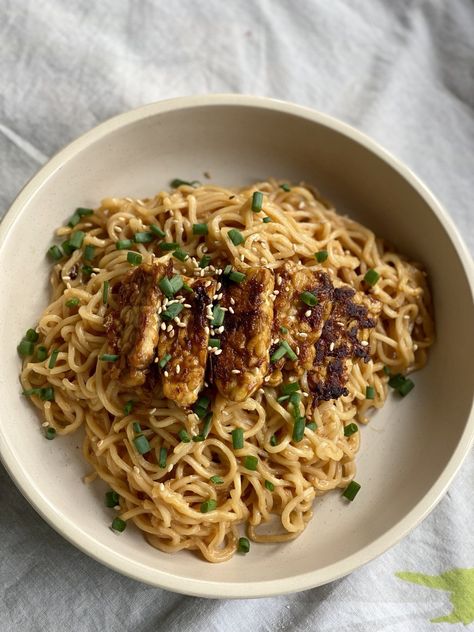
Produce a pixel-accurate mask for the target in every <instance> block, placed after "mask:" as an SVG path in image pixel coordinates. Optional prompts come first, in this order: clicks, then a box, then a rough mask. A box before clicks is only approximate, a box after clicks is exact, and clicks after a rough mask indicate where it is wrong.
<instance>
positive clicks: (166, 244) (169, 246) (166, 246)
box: [158, 241, 179, 251]
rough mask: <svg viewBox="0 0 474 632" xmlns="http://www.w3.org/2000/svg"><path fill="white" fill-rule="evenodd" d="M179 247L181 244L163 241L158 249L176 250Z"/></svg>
mask: <svg viewBox="0 0 474 632" xmlns="http://www.w3.org/2000/svg"><path fill="white" fill-rule="evenodd" d="M178 247H179V244H178V243H177V242H176V241H162V242H161V243H160V244H158V248H159V249H160V250H165V251H168V250H176V248H178Z"/></svg>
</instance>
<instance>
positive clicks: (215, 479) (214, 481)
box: [209, 476, 224, 485]
mask: <svg viewBox="0 0 474 632" xmlns="http://www.w3.org/2000/svg"><path fill="white" fill-rule="evenodd" d="M209 480H210V481H211V483H212V484H213V485H222V484H223V483H224V479H223V478H221V477H220V476H211V478H210V479H209Z"/></svg>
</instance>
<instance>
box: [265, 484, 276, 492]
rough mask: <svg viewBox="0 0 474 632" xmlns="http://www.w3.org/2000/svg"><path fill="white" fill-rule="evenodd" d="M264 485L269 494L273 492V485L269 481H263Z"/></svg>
mask: <svg viewBox="0 0 474 632" xmlns="http://www.w3.org/2000/svg"><path fill="white" fill-rule="evenodd" d="M264 485H265V487H266V488H267V489H268V491H270V492H273V491H274V490H275V485H274V484H273V483H272V482H271V481H265V483H264Z"/></svg>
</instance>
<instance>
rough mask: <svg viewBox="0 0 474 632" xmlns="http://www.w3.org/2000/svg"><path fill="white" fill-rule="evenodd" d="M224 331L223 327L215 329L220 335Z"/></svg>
mask: <svg viewBox="0 0 474 632" xmlns="http://www.w3.org/2000/svg"><path fill="white" fill-rule="evenodd" d="M223 331H224V325H221V326H220V327H218V328H217V333H218V334H221V333H222V332H223Z"/></svg>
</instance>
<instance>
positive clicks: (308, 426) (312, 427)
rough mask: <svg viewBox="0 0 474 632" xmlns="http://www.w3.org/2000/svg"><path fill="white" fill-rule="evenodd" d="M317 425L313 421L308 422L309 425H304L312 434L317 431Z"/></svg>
mask: <svg viewBox="0 0 474 632" xmlns="http://www.w3.org/2000/svg"><path fill="white" fill-rule="evenodd" d="M317 427H318V424H317V423H316V422H315V421H310V422H309V424H306V428H309V429H310V430H312V431H313V432H314V431H315V430H316V429H317Z"/></svg>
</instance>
